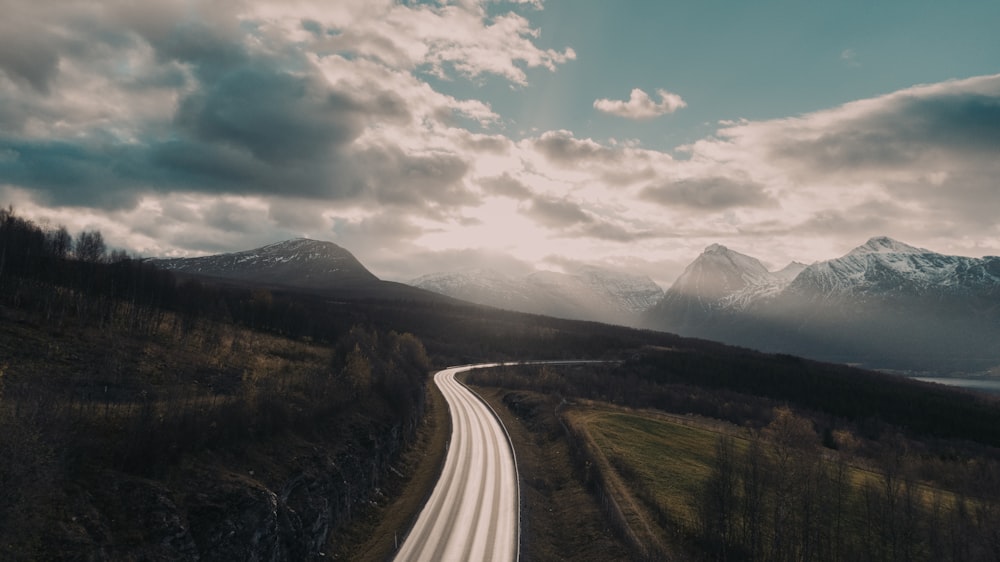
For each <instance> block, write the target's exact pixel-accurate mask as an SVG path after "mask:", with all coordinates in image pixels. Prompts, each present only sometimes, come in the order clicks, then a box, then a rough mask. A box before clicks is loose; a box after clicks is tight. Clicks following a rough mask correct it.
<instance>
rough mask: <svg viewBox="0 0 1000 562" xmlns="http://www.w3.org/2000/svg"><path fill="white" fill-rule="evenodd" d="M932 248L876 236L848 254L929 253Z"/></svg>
mask: <svg viewBox="0 0 1000 562" xmlns="http://www.w3.org/2000/svg"><path fill="white" fill-rule="evenodd" d="M929 253H931V251H930V250H927V249H924V248H917V247H915V246H910V245H909V244H904V243H903V242H900V241H898V240H893V239H892V238H889V237H888V236H876V237H874V238H871V239H869V240H868V242H865V243H864V244H863V245H861V246H858V247H857V248H854V249H853V250H851V251H850V253H848V254H847V255H849V256H850V255H859V254H929Z"/></svg>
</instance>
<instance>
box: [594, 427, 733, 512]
mask: <svg viewBox="0 0 1000 562" xmlns="http://www.w3.org/2000/svg"><path fill="white" fill-rule="evenodd" d="M579 419H581V420H582V421H584V423H585V424H586V425H585V426H586V428H587V430H588V432H589V433H590V435H591V438H592V439H593V440H594V442H595V443H596V444H597V445H598V446H599V447H600V448H601V450H602V451H603V452H604V454H605V455H606V456H607V458H608V461H609V462H610V463H611V464H612V465H613V466H614V467H615V470H617V471H618V472H619V474H620V475H621V476H622V477H623V478H624V479H625V480H627V481H628V483H629V485H630V487H632V488H633V489H634V490H636V491H638V492H640V494H639V495H640V496H642V495H643V494H642V493H641V492H643V491H645V492H647V493H648V496H649V497H650V498H652V499H653V500H654V501H655V502H656V504H657V506H658V507H659V508H661V509H663V510H665V512H666V513H667V514H668V515H669V517H670V518H671V519H672V520H673V521H675V522H677V523H679V524H681V525H683V526H685V527H689V526H693V525H694V524H695V515H694V511H693V506H692V505H691V504H692V498H694V497H695V495H696V494H697V491H698V490H699V488H700V487H701V486H702V484H703V483H704V481H705V479H706V478H707V477H708V473H709V463H711V461H712V459H713V458H714V456H715V444H716V441H717V440H718V439H719V433H717V432H715V431H712V430H709V429H704V428H700V427H695V426H692V425H687V424H682V423H677V422H674V421H670V420H669V419H668V418H664V417H660V416H656V417H654V416H653V415H652V414H643V413H630V412H616V411H613V410H604V409H599V410H594V411H590V412H586V413H581V415H580V417H579ZM738 442H739V443H742V440H740V441H738ZM744 446H745V445H744Z"/></svg>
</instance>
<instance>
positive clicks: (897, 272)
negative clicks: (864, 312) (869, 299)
mask: <svg viewBox="0 0 1000 562" xmlns="http://www.w3.org/2000/svg"><path fill="white" fill-rule="evenodd" d="M998 261H1000V260H998V259H997V258H991V257H987V258H982V259H979V258H968V257H963V256H946V255H943V254H938V253H935V252H932V251H930V250H926V249H924V248H915V247H913V246H909V245H907V244H904V243H902V242H899V241H896V240H893V239H892V238H888V237H884V236H882V237H877V238H872V239H871V240H869V241H868V242H866V243H865V244H864V245H862V246H858V247H857V248H855V249H853V250H851V251H850V252H848V253H847V254H846V255H845V256H843V257H840V258H837V259H832V260H828V261H824V262H818V263H814V264H812V265H810V266H809V267H806V268H805V269H804V270H803V271H802V272H801V273H800V274H799V275H798V277H797V278H796V279H795V281H794V282H793V283H792V284H791V285H789V287H788V290H789V292H791V293H796V294H801V295H811V296H815V297H820V298H830V297H835V296H846V295H853V296H861V295H873V296H878V295H882V296H885V295H888V294H892V293H895V294H897V295H912V296H916V295H924V294H929V295H943V294H951V293H956V292H958V293H970V292H971V293H976V292H980V291H983V290H986V291H990V290H995V289H996V288H997V287H1000V270H998V269H996V265H997V262H998Z"/></svg>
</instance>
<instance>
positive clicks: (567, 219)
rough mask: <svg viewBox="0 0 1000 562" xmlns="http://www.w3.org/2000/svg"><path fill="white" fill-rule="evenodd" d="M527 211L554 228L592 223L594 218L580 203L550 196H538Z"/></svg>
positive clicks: (542, 222) (529, 214) (537, 219)
mask: <svg viewBox="0 0 1000 562" xmlns="http://www.w3.org/2000/svg"><path fill="white" fill-rule="evenodd" d="M525 213H526V214H527V215H528V216H530V217H532V218H534V219H535V220H536V221H538V222H539V223H541V224H543V225H545V226H549V227H553V228H563V227H568V226H574V225H577V224H580V223H591V222H593V220H594V219H593V218H592V217H591V216H590V215H588V214H587V213H585V212H584V211H583V209H582V208H581V207H580V205H578V204H576V203H574V202H572V201H569V200H566V199H555V198H549V197H536V198H535V199H534V200H532V201H531V204H530V205H528V207H527V209H526V210H525Z"/></svg>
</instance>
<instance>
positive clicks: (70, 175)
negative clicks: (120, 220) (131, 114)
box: [0, 137, 143, 208]
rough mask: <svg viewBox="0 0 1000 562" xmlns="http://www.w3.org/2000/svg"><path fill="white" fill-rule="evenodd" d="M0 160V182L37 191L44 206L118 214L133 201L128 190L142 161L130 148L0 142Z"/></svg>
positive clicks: (97, 144) (11, 140)
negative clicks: (116, 211) (92, 208)
mask: <svg viewBox="0 0 1000 562" xmlns="http://www.w3.org/2000/svg"><path fill="white" fill-rule="evenodd" d="M0 154H3V155H4V156H3V157H2V158H0V178H3V181H4V182H5V183H10V184H14V185H18V186H21V187H27V188H36V189H39V188H40V189H41V190H42V192H43V194H44V197H43V199H44V200H46V202H52V203H56V204H59V205H82V206H88V205H94V206H100V207H104V208H122V207H130V206H132V205H133V204H134V203H135V201H136V200H137V197H138V194H137V193H135V192H130V191H129V189H130V188H131V187H132V186H133V185H134V182H135V181H136V180H138V179H139V178H138V177H136V174H141V173H142V172H141V170H142V169H143V165H142V160H143V155H142V153H141V151H139V150H136V149H135V148H134V147H131V146H122V145H113V144H104V143H98V142H95V141H90V142H68V141H58V140H55V141H29V140H20V139H10V138H3V137H0Z"/></svg>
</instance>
